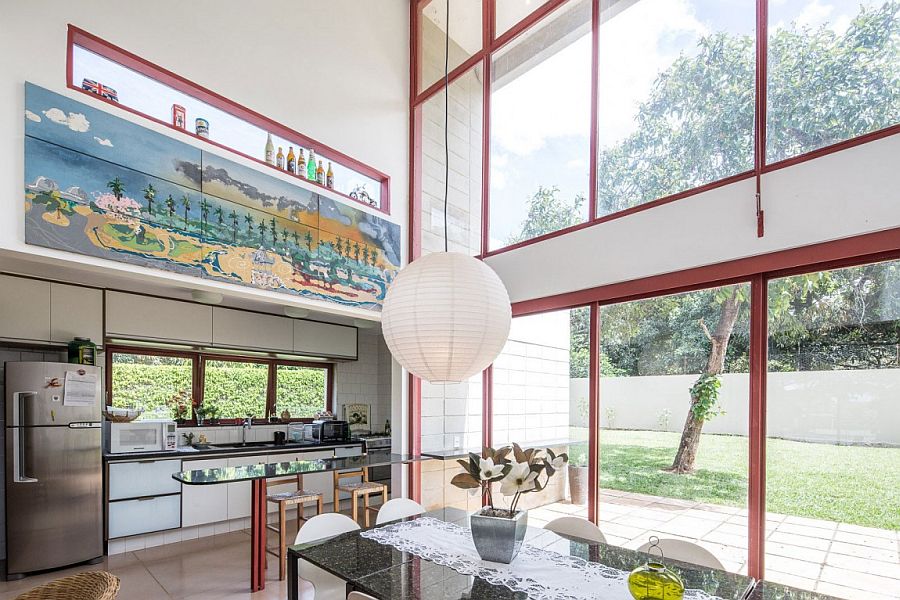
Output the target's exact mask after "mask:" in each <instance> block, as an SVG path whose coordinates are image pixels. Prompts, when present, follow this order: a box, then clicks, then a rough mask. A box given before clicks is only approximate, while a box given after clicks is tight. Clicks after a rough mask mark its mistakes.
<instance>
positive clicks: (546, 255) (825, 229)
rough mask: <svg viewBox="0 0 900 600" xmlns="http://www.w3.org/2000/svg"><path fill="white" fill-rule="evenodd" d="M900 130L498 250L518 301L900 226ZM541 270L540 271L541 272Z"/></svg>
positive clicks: (496, 262)
mask: <svg viewBox="0 0 900 600" xmlns="http://www.w3.org/2000/svg"><path fill="white" fill-rule="evenodd" d="M898 156H900V135H893V136H891V137H887V138H883V139H881V140H877V141H874V142H869V143H867V144H863V145H860V146H856V147H854V148H849V149H847V150H843V151H841V152H837V153H834V154H829V155H827V156H824V157H821V158H817V159H815V160H812V161H808V162H805V163H801V164H797V165H794V166H792V167H787V168H784V169H780V170H778V171H775V172H773V173H770V174H767V175H765V176H764V177H763V180H762V194H763V196H762V198H763V208H764V209H765V212H766V220H765V225H766V227H765V230H766V234H765V237H763V238H757V236H756V213H755V199H754V193H755V184H754V181H753V180H752V179H749V180H745V181H741V182H738V183H734V184H731V185H727V186H724V187H721V188H717V189H714V190H711V191H708V192H705V193H702V194H697V195H695V196H690V197H688V198H683V199H681V200H677V201H675V202H671V203H669V204H665V205H663V206H658V207H655V208H653V209H650V210H646V211H643V212H639V213H635V214H632V215H629V216H626V217H623V218H620V219H614V220H612V221H607V222H605V223H601V224H599V225H595V226H593V227H587V228H585V229H582V230H580V231H577V232H574V233H570V234H567V235H563V236H559V237H556V238H551V239H549V240H545V241H543V242H539V243H536V244H533V245H530V246H526V247H523V248H519V249H517V250H511V251H509V252H506V253H502V254H498V255H496V256H491V257H489V258H488V259H487V263H488V264H489V265H490V266H491V267H493V268H494V270H496V271H497V273H498V274H499V275H500V277H501V279H503V282H504V283H505V284H506V287H507V289H508V290H509V294H510V298H511V299H512V301H513V302H517V301H521V300H528V299H532V298H542V297H545V296H550V295H554V294H561V293H565V292H571V291H576V290H581V289H587V288H592V287H596V286H601V285H607V284H611V283H616V282H621V281H629V280H633V279H640V278H642V277H648V276H651V275H658V274H661V273H670V272H675V271H679V270H683V269H690V268H693V267H698V266H704V265H710V264H715V263H720V262H724V261H728V260H732V259H738V258H744V257H748V256H754V255H758V254H764V253H768V252H774V251H778V250H783V249H788V248H795V247H800V246H806V245H809V244H815V243H818V242H824V241H829V240H835V239H840V238H846V237H850V236H854V235H860V234H864V233H870V232H874V231H880V230H884V229H891V228H895V227H900V186H898V185H897V157H898ZM537 274H540V276H536V275H537Z"/></svg>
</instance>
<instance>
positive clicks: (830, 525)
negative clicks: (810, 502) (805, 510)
mask: <svg viewBox="0 0 900 600" xmlns="http://www.w3.org/2000/svg"><path fill="white" fill-rule="evenodd" d="M784 522H785V523H792V524H794V525H806V526H808V527H818V528H819V529H828V530H829V531H834V530H835V529H837V525H838V524H837V523H835V522H834V521H823V520H822V519H810V518H809V517H795V516H793V515H788V516H786V517H785V518H784Z"/></svg>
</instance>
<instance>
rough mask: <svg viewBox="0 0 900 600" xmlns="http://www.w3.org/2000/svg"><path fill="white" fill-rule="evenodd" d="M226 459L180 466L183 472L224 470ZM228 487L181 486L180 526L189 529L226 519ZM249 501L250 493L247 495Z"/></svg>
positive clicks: (193, 461) (188, 461) (186, 462)
mask: <svg viewBox="0 0 900 600" xmlns="http://www.w3.org/2000/svg"><path fill="white" fill-rule="evenodd" d="M227 466H228V459H226V458H217V459H210V460H186V461H184V463H183V464H182V469H183V470H185V471H194V470H200V469H224V468H225V467H227ZM228 485H229V484H226V485H183V486H181V525H182V527H190V526H193V525H204V524H206V523H215V522H217V521H224V520H226V519H227V518H228ZM247 499H248V501H249V499H250V493H249V492H248V493H247Z"/></svg>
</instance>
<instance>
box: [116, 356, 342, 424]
mask: <svg viewBox="0 0 900 600" xmlns="http://www.w3.org/2000/svg"><path fill="white" fill-rule="evenodd" d="M106 370H107V390H109V392H108V400H107V404H109V405H110V406H114V407H128V408H140V409H143V410H144V412H143V414H142V415H141V417H140V418H141V419H175V418H176V416H177V415H176V414H175V407H176V406H177V405H178V403H179V400H180V399H191V398H192V399H193V409H194V410H192V411H190V412H189V413H188V414H187V415H185V418H186V422H187V423H188V424H189V425H194V424H197V417H198V416H200V417H202V419H203V420H204V421H205V423H204V424H208V425H214V424H234V423H236V422H239V421H241V420H243V419H245V418H246V417H247V415H252V416H253V418H254V419H257V420H262V419H268V418H269V417H273V416H278V417H280V416H281V414H283V413H284V411H285V410H286V411H288V412H289V413H290V417H289V419H285V420H291V421H297V420H299V421H309V420H312V419H313V418H314V417H315V415H316V413H318V412H319V411H323V410H331V409H332V407H333V401H332V397H333V391H332V390H333V388H334V386H333V381H334V365H333V364H331V363H314V362H301V361H291V360H284V359H275V358H259V357H256V356H239V355H235V356H232V355H227V356H222V355H215V354H206V353H202V352H187V351H173V350H157V349H151V348H130V347H121V346H116V347H114V346H107V359H106Z"/></svg>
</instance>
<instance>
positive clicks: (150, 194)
mask: <svg viewBox="0 0 900 600" xmlns="http://www.w3.org/2000/svg"><path fill="white" fill-rule="evenodd" d="M143 191H144V200H146V201H147V214H149V215H151V216H153V199H154V198H156V188H154V187H153V184H152V183H148V184H147V187H145V188H144V190H143Z"/></svg>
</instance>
